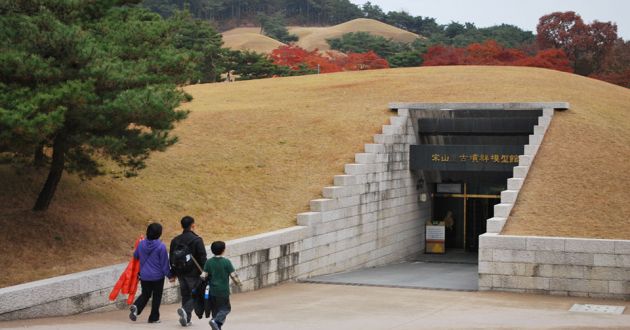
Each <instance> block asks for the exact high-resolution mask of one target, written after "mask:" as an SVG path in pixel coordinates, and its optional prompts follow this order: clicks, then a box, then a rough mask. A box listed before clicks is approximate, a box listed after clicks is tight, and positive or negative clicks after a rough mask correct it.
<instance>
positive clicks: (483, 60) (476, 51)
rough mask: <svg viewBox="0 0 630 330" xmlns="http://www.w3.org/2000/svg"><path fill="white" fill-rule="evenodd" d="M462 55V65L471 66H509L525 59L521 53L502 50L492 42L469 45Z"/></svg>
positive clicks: (512, 50)
mask: <svg viewBox="0 0 630 330" xmlns="http://www.w3.org/2000/svg"><path fill="white" fill-rule="evenodd" d="M464 53H465V56H464V64H472V65H509V64H510V63H513V62H515V61H517V60H520V59H523V58H526V57H527V55H525V53H523V52H522V51H520V50H518V49H511V48H507V49H506V48H503V46H501V45H499V44H498V43H497V42H496V41H494V40H487V41H485V42H484V43H482V44H479V43H474V44H471V45H469V46H468V47H466V51H465V52H464Z"/></svg>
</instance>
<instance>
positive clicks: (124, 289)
mask: <svg viewBox="0 0 630 330" xmlns="http://www.w3.org/2000/svg"><path fill="white" fill-rule="evenodd" d="M143 239H144V237H142V235H141V236H140V237H139V238H138V239H137V240H136V244H135V245H134V251H135V250H136V249H137V248H138V244H140V241H141V240H143ZM138 273H140V260H138V259H136V258H134V257H133V256H132V257H131V260H129V263H128V264H127V268H125V271H123V273H122V274H120V277H119V278H118V282H116V285H114V288H113V289H112V292H110V294H109V300H111V301H114V300H116V298H117V297H118V294H120V293H122V294H127V295H129V297H128V298H127V305H131V304H133V300H134V298H135V297H136V291H137V290H138Z"/></svg>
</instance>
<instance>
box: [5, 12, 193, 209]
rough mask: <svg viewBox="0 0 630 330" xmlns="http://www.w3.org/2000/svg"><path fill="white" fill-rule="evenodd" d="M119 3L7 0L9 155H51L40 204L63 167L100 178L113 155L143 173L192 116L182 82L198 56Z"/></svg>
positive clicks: (163, 27) (161, 25)
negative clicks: (183, 104)
mask: <svg viewBox="0 0 630 330" xmlns="http://www.w3.org/2000/svg"><path fill="white" fill-rule="evenodd" d="M118 2H119V1H64V0H51V1H47V2H42V1H37V0H31V1H28V0H24V1H19V2H11V3H9V2H2V3H1V4H0V13H2V14H0V31H1V32H0V73H1V74H0V95H1V96H0V151H2V152H8V153H11V154H12V155H13V157H17V158H32V157H33V156H34V155H35V154H38V155H40V156H41V155H42V154H49V153H42V150H44V149H45V150H50V151H51V152H52V165H51V167H50V173H49V177H48V180H47V181H46V185H45V186H44V189H43V190H42V194H40V199H42V195H47V196H44V200H43V201H42V203H40V199H38V203H37V205H36V206H37V207H36V208H37V209H39V210H43V209H46V208H47V207H48V204H49V203H50V199H51V198H52V194H54V190H55V189H54V188H55V187H56V184H57V182H58V181H59V179H60V177H61V173H62V172H63V169H64V168H65V169H67V170H69V171H72V172H77V173H78V174H79V175H81V176H82V177H91V176H95V175H100V174H103V171H102V168H101V164H100V162H101V161H102V160H103V159H105V158H110V159H112V160H114V161H115V162H116V163H117V164H118V165H120V167H121V170H122V171H123V172H124V173H125V174H126V175H127V176H130V175H135V174H136V173H137V171H138V170H140V169H142V168H143V167H144V166H145V163H144V162H145V160H146V159H147V158H148V156H149V154H150V152H151V151H155V150H164V149H165V148H166V147H168V146H170V145H172V144H173V143H175V141H176V138H175V137H173V136H171V135H169V131H170V130H171V129H172V128H173V124H174V122H176V121H179V120H182V119H184V118H185V117H186V114H187V112H186V111H183V110H177V107H178V106H179V104H180V102H181V101H183V100H184V98H185V93H183V92H182V91H181V90H179V89H178V88H176V85H177V84H182V83H184V82H185V81H186V80H187V79H188V78H189V77H190V76H191V72H192V70H193V68H194V62H192V61H191V59H192V58H193V56H191V54H190V53H189V52H188V51H186V50H185V49H177V48H176V47H174V46H173V42H172V39H173V38H172V31H173V28H172V25H170V24H169V23H168V22H166V21H164V20H163V19H162V18H161V17H160V16H159V15H157V14H154V13H151V12H149V11H147V10H144V9H141V8H139V7H136V6H134V5H125V6H116V5H115V4H116V3H118ZM124 2H127V3H131V2H132V1H123V3H124ZM44 192H46V193H44ZM46 200H47V201H46Z"/></svg>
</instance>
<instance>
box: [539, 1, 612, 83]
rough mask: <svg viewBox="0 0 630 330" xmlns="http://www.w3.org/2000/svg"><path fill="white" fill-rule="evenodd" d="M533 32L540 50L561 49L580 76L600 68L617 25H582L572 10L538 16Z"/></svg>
mask: <svg viewBox="0 0 630 330" xmlns="http://www.w3.org/2000/svg"><path fill="white" fill-rule="evenodd" d="M536 31H537V32H538V35H537V37H536V41H537V43H538V46H539V47H540V49H548V48H558V49H562V50H563V51H564V52H565V53H566V55H567V56H568V58H569V60H570V61H571V64H572V65H573V68H574V70H575V72H576V73H578V74H581V75H589V74H591V73H593V72H596V71H599V70H600V69H601V64H602V63H603V62H604V61H605V59H606V57H607V56H608V55H609V54H610V51H611V49H612V47H613V45H614V42H615V40H616V39H617V25H615V24H613V23H611V22H598V21H595V22H593V23H592V24H585V23H584V21H583V20H582V17H580V15H578V14H576V13H575V12H572V11H569V12H554V13H551V14H549V15H545V16H543V17H541V18H540V20H539V22H538V26H537V27H536Z"/></svg>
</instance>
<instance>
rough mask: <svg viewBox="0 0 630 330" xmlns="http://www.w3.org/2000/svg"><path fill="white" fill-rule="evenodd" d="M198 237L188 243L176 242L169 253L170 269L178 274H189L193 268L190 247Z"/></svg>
mask: <svg viewBox="0 0 630 330" xmlns="http://www.w3.org/2000/svg"><path fill="white" fill-rule="evenodd" d="M197 238H198V237H195V238H193V239H192V240H191V241H189V242H177V245H175V248H174V249H173V251H171V257H170V259H171V268H172V269H174V270H175V271H176V272H177V273H179V274H185V273H188V272H190V271H191V270H192V269H193V267H194V261H193V258H194V256H193V255H192V251H191V250H190V245H191V243H192V242H194V241H195V240H196V239H197Z"/></svg>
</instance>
